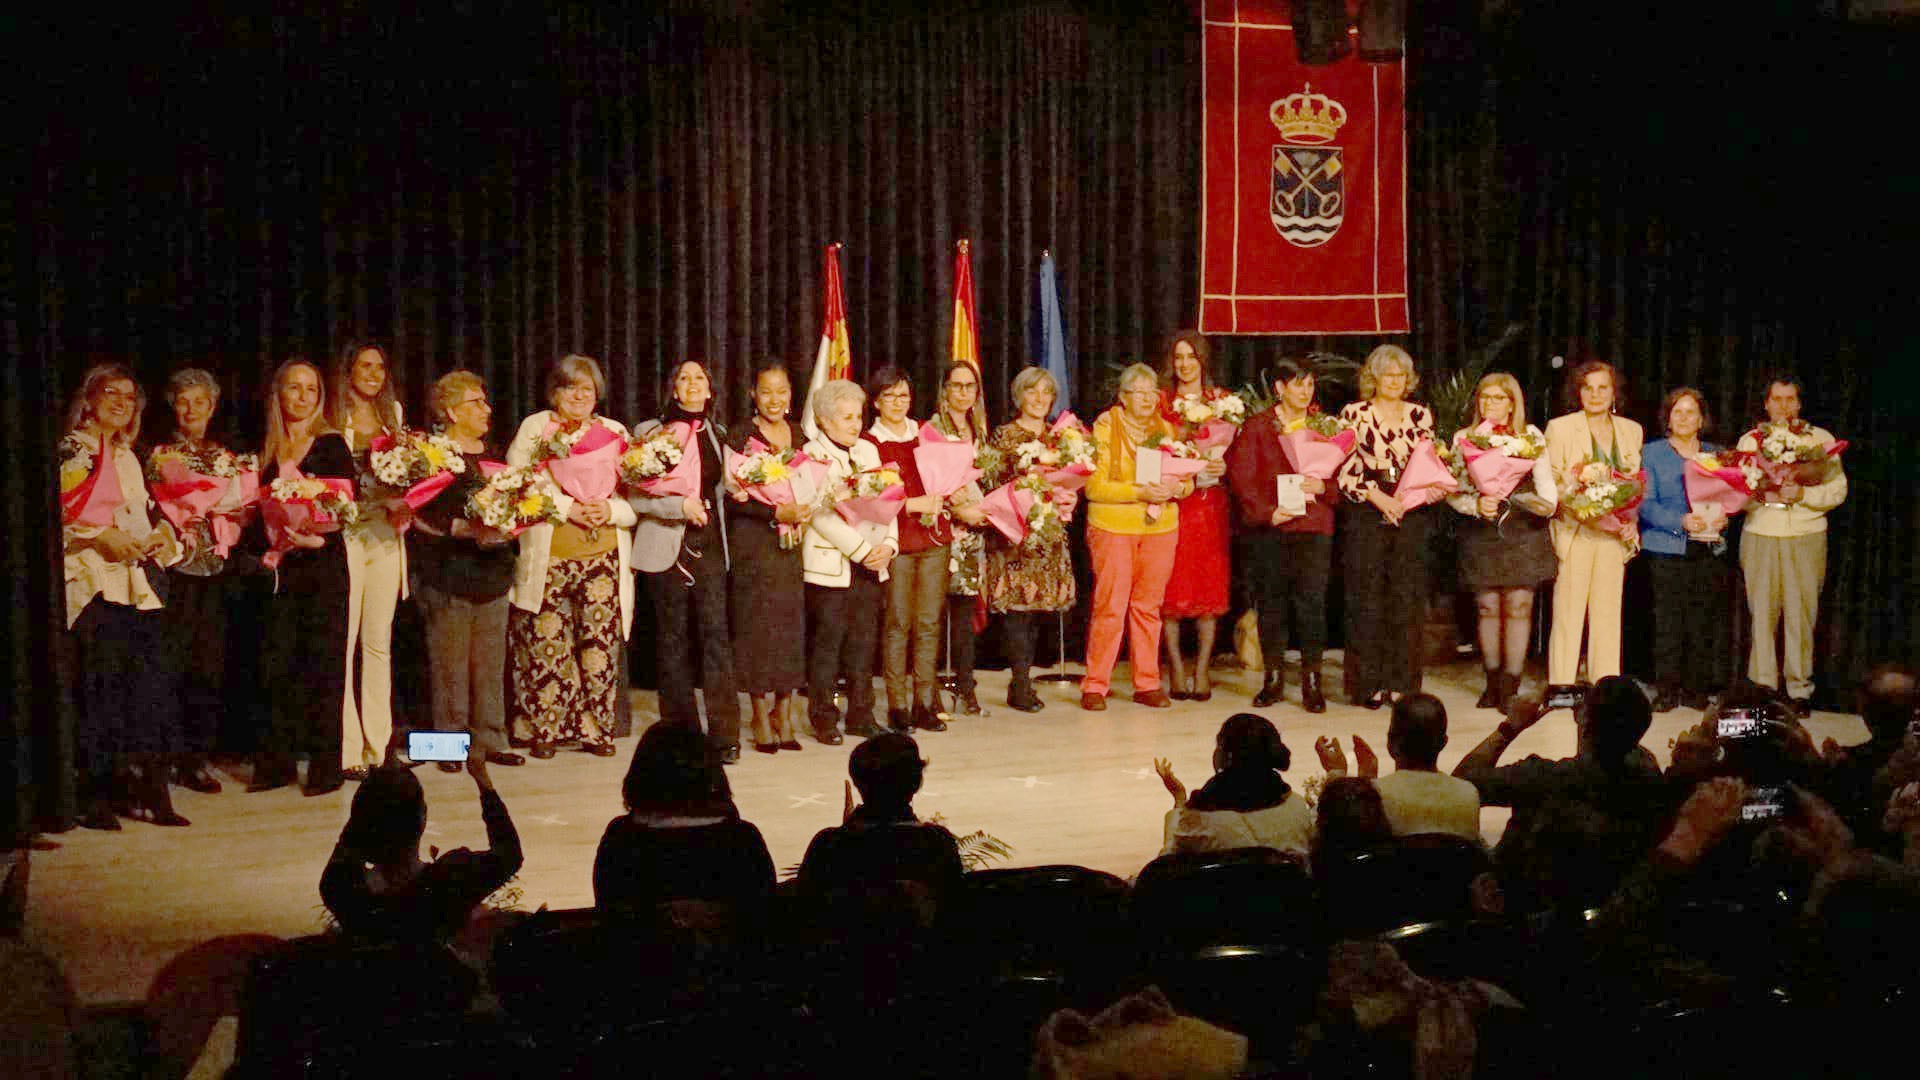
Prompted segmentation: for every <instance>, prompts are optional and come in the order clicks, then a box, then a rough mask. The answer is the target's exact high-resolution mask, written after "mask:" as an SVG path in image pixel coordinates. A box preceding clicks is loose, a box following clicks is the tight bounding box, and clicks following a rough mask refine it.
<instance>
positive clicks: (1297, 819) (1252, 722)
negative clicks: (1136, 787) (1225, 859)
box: [1153, 713, 1313, 859]
mask: <svg viewBox="0 0 1920 1080" xmlns="http://www.w3.org/2000/svg"><path fill="white" fill-rule="evenodd" d="M1292 763H1293V754H1292V752H1291V751H1289V750H1288V749H1287V744H1286V743H1284V742H1281V741H1280V732H1279V731H1277V730H1276V729H1275V728H1274V726H1273V724H1272V723H1271V722H1269V721H1268V720H1266V719H1265V718H1263V717H1259V716H1255V715H1253V714H1252V713H1235V714H1233V715H1232V716H1230V717H1228V718H1227V721H1226V723H1224V724H1221V725H1220V732H1219V734H1218V735H1216V736H1215V737H1214V743H1213V778H1212V779H1211V780H1208V781H1207V782H1206V783H1205V784H1204V785H1202V786H1201V788H1200V790H1199V791H1196V792H1194V793H1193V795H1192V796H1191V797H1188V795H1187V788H1186V785H1185V784H1182V783H1181V782H1180V781H1179V779H1178V778H1177V777H1175V776H1174V775H1173V766H1172V765H1171V764H1169V763H1168V762H1167V761H1166V760H1165V759H1162V758H1156V759H1155V760H1154V763H1153V767H1154V770H1155V771H1156V772H1158V773H1159V774H1160V781H1161V782H1162V783H1164V784H1165V785H1166V786H1167V791H1168V793H1169V794H1171V795H1172V796H1173V809H1171V810H1169V811H1167V821H1166V843H1165V846H1163V847H1162V848H1161V851H1160V853H1161V854H1162V855H1171V854H1173V853H1175V852H1180V851H1229V850H1231V849H1233V848H1243V847H1266V848H1273V849H1274V850H1275V851H1284V852H1288V853H1290V854H1293V855H1298V856H1300V857H1301V858H1303V859H1304V858H1306V857H1307V855H1308V853H1309V848H1310V846H1311V844H1310V840H1311V837H1312V835H1313V819H1312V816H1311V813H1310V811H1308V809H1307V804H1306V800H1304V799H1302V798H1300V797H1299V796H1298V795H1296V794H1294V792H1293V790H1292V789H1291V788H1289V787H1288V786H1287V782H1286V780H1285V779H1283V778H1282V777H1281V775H1280V774H1281V772H1283V771H1284V770H1285V769H1286V768H1287V767H1288V766H1289V765H1291V764H1292Z"/></svg>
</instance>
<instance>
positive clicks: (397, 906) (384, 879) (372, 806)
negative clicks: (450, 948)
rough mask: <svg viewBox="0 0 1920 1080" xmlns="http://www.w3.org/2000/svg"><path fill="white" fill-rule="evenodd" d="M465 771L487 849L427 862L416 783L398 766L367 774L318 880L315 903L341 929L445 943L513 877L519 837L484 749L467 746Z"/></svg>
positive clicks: (422, 801)
mask: <svg viewBox="0 0 1920 1080" xmlns="http://www.w3.org/2000/svg"><path fill="white" fill-rule="evenodd" d="M467 772H468V773H469V774H470V775H471V776H472V777H473V784H474V786H475V787H476V788H478V789H479V790H480V817H481V819H482V820H483V821H484V822H485V823H486V826H487V845H488V848H487V850H486V851H478V852H476V851H470V850H468V849H467V848H458V849H456V850H454V851H449V852H447V853H446V854H444V855H441V856H439V857H438V858H436V859H434V860H433V861H431V862H425V861H422V860H421V858H420V840H421V838H422V837H423V836H424V835H425V833H426V828H427V799H426V795H425V794H424V793H422V792H421V790H420V781H419V780H418V779H416V778H415V777H414V775H413V773H411V772H409V771H408V770H407V769H406V768H404V767H401V766H398V765H393V766H383V767H380V768H376V769H374V770H372V771H371V772H369V773H368V774H367V778H366V780H364V781H363V782H362V783H361V784H360V790H358V791H356V792H354V794H353V809H352V810H351V812H350V813H349V815H348V817H347V825H346V828H344V829H342V830H340V841H339V843H337V844H335V845H334V849H333V855H332V856H331V857H330V858H329V859H328V860H327V868H326V870H325V871H324V872H322V874H321V875H320V899H321V900H323V901H325V903H326V905H327V910H328V911H330V912H332V913H333V917H334V918H335V919H336V920H338V921H339V923H340V929H341V930H343V931H344V932H346V933H347V934H350V935H356V936H361V937H378V938H384V939H387V940H393V941H406V942H419V941H426V940H436V939H439V940H444V939H448V938H451V937H452V936H453V935H454V934H456V933H457V932H459V931H460V930H461V929H462V928H464V927H465V926H466V924H467V920H468V919H469V918H470V917H471V916H472V914H473V911H474V909H475V908H476V907H478V906H479V905H480V902H481V901H483V900H485V899H486V898H487V897H488V896H489V895H491V894H492V893H493V891H494V890H496V889H498V888H499V887H500V886H502V885H505V884H506V883H507V882H508V880H510V879H511V878H512V877H513V875H515V874H517V873H519V872H520V862H521V857H520V835H519V834H518V833H516V832H515V831H514V829H513V819H512V818H510V817H508V816H507V804H506V803H504V802H502V801H501V800H500V793H499V792H497V791H495V790H494V789H493V781H492V780H491V779H489V778H488V776H487V758H486V751H485V750H484V749H483V748H481V747H479V746H477V745H476V746H475V747H474V750H473V753H472V754H471V755H470V756H469V757H468V758H467Z"/></svg>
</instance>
